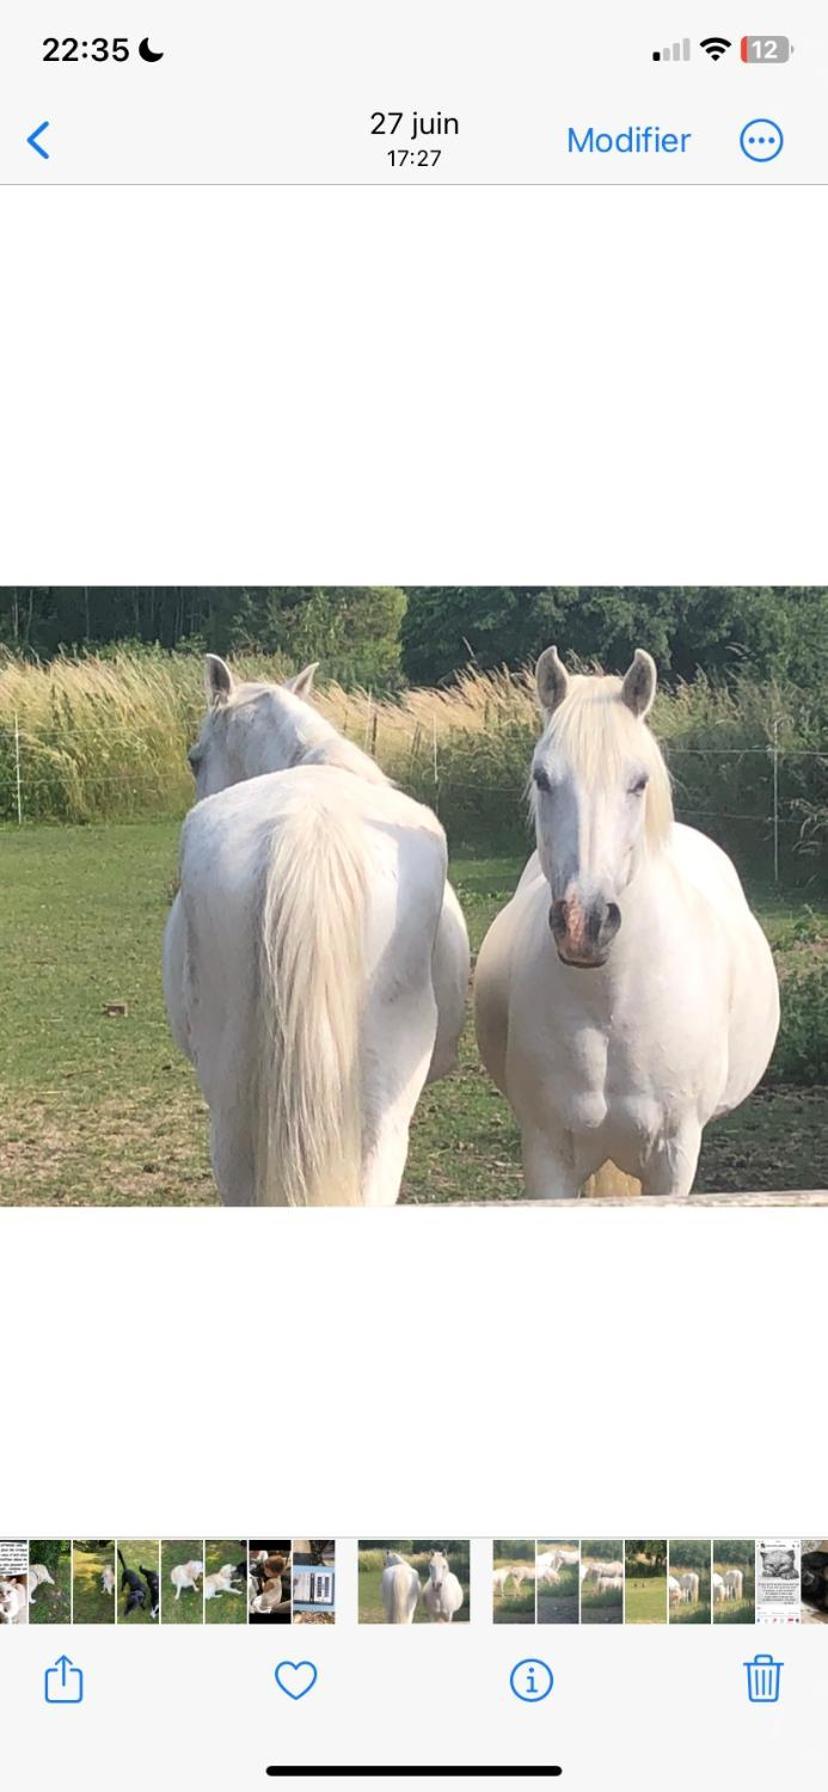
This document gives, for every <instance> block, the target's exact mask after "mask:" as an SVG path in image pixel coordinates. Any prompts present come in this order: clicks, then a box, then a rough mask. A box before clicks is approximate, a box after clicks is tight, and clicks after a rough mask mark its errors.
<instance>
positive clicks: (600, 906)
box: [549, 897, 621, 971]
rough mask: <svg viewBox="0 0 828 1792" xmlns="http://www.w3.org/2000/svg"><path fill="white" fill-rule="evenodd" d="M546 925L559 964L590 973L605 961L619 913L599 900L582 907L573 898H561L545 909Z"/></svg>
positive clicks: (614, 906) (618, 923)
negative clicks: (546, 914)
mask: <svg viewBox="0 0 828 1792" xmlns="http://www.w3.org/2000/svg"><path fill="white" fill-rule="evenodd" d="M549 926H550V928H551V931H552V938H553V939H554V941H555V945H556V947H557V950H558V957H559V959H560V960H561V963H562V964H566V965H570V966H571V968H572V969H573V970H581V971H594V970H598V969H599V968H600V966H601V965H602V964H606V962H607V959H608V957H609V951H610V947H611V945H612V942H613V940H614V939H615V936H616V934H617V932H618V929H619V927H620V926H621V910H620V908H619V907H618V904H617V903H616V902H605V901H604V900H603V898H601V900H600V901H598V902H593V903H592V904H591V905H590V907H589V908H585V907H584V905H583V903H581V902H578V901H577V899H576V898H575V897H563V899H562V900H561V901H559V902H553V904H552V907H551V908H550V910H549Z"/></svg>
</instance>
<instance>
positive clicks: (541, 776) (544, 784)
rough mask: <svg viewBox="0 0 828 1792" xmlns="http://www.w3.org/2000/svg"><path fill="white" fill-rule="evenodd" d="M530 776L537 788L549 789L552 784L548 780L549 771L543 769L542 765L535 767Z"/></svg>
mask: <svg viewBox="0 0 828 1792" xmlns="http://www.w3.org/2000/svg"><path fill="white" fill-rule="evenodd" d="M532 777H533V778H534V780H535V784H536V785H537V788H538V790H551V789H552V785H551V784H550V782H549V773H548V772H545V771H544V769H543V766H542V765H538V766H536V767H535V770H534V771H533V773H532Z"/></svg>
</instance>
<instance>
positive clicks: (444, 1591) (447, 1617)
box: [423, 1549, 463, 1624]
mask: <svg viewBox="0 0 828 1792" xmlns="http://www.w3.org/2000/svg"><path fill="white" fill-rule="evenodd" d="M423 1597H424V1599H425V1603H426V1606H427V1609H428V1615H429V1617H430V1619H431V1622H432V1624H450V1623H451V1621H452V1618H453V1617H454V1614H455V1612H459V1610H460V1607H461V1605H462V1604H463V1588H462V1587H461V1585H460V1582H459V1580H458V1578H457V1575H456V1574H453V1573H452V1571H451V1568H450V1567H449V1560H448V1556H446V1555H444V1554H443V1552H442V1550H441V1549H435V1551H434V1553H433V1555H432V1557H431V1560H430V1562H429V1564H428V1580H427V1581H426V1584H425V1590H424V1594H423Z"/></svg>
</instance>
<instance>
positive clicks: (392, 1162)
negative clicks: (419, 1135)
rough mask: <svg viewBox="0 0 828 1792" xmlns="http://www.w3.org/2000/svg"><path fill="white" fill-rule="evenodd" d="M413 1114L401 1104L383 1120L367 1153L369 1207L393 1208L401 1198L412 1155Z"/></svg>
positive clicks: (365, 1193) (365, 1190) (365, 1179)
mask: <svg viewBox="0 0 828 1792" xmlns="http://www.w3.org/2000/svg"><path fill="white" fill-rule="evenodd" d="M409 1122H410V1115H408V1114H403V1113H401V1112H400V1104H398V1106H397V1108H395V1109H393V1110H392V1112H391V1113H390V1114H385V1115H383V1116H382V1118H381V1120H380V1121H379V1123H378V1125H377V1127H376V1130H375V1134H374V1137H373V1139H372V1141H371V1144H370V1145H369V1147H368V1150H367V1151H366V1152H365V1156H364V1158H363V1166H362V1200H363V1204H364V1206H366V1207H393V1206H394V1203H395V1201H396V1200H398V1198H399V1193H400V1183H401V1182H402V1179H403V1171H404V1169H405V1160H406V1158H407V1156H408V1130H409Z"/></svg>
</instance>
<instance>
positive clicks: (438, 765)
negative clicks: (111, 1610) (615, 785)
mask: <svg viewBox="0 0 828 1792" xmlns="http://www.w3.org/2000/svg"><path fill="white" fill-rule="evenodd" d="M235 669H236V671H237V673H238V674H239V675H240V676H242V677H244V676H248V677H252V676H255V677H258V678H262V677H265V678H276V679H280V678H283V677H285V676H287V674H288V673H289V672H290V670H291V667H290V666H289V665H288V664H287V662H286V661H285V660H283V659H279V658H275V659H274V658H257V659H240V660H238V661H236V662H235ZM318 702H319V706H320V708H321V709H322V710H323V711H324V713H325V714H327V715H328V716H329V717H330V718H331V720H332V721H333V722H334V723H335V724H336V725H337V727H339V728H340V729H342V731H343V732H344V733H345V734H347V735H348V736H349V738H351V739H352V740H355V741H357V742H358V743H359V745H361V746H363V747H364V748H366V749H367V751H369V752H371V753H373V754H374V755H375V756H376V758H377V759H378V760H379V762H380V764H381V765H382V766H383V767H384V769H385V770H386V771H387V772H388V773H389V775H390V776H391V777H393V778H395V779H396V780H397V781H398V782H399V783H400V784H401V785H402V786H403V787H404V788H405V789H407V790H409V791H411V792H412V794H414V795H416V796H418V797H420V798H421V799H422V800H424V801H426V802H428V803H430V804H431V805H432V807H434V808H436V809H437V811H438V813H439V814H440V816H441V818H442V820H443V822H444V823H445V825H446V827H447V829H448V831H449V834H450V836H451V838H452V840H453V841H454V842H455V843H463V844H478V843H485V844H487V845H488V846H489V848H490V850H498V849H500V850H507V849H509V848H514V849H519V848H520V847H521V846H522V844H523V843H524V842H525V839H526V830H525V806H524V802H523V790H524V786H525V781H526V774H527V769H528V764H529V758H530V754H531V751H532V745H533V742H534V741H535V739H536V738H537V734H538V726H539V723H538V715H537V710H536V705H535V698H534V690H533V685H532V680H531V677H530V675H529V674H518V675H514V674H509V673H506V672H503V673H489V674H485V675H484V674H480V673H478V672H474V671H469V672H467V673H465V674H464V675H463V676H462V677H461V678H460V679H459V680H458V682H457V683H456V684H455V685H453V686H452V687H451V688H450V689H446V690H425V689H413V690H409V691H406V692H405V693H403V694H402V695H401V696H400V697H399V699H389V698H385V699H382V700H375V699H374V698H373V697H372V695H371V693H370V692H368V691H365V690H362V689H355V690H345V689H343V687H342V686H341V685H337V684H329V685H327V686H325V685H324V683H323V684H322V686H321V688H320V691H319V695H318ZM202 711H203V692H202V672H201V662H200V659H199V658H197V657H195V656H192V655H189V654H166V653H162V652H161V651H140V652H136V651H134V650H129V651H120V652H115V653H113V654H112V655H111V656H108V657H106V658H94V657H89V658H80V659H72V658H67V657H60V658H58V659H56V660H53V661H52V662H50V663H49V664H45V665H40V664H33V663H30V662H26V661H24V660H21V659H17V658H14V657H8V656H7V657H5V658H3V659H2V660H0V817H3V818H5V819H15V818H16V814H17V773H18V764H19V771H20V798H21V806H22V813H23V817H24V819H25V820H28V821H102V820H121V819H126V818H129V817H131V816H149V815H159V816H161V815H164V816H170V815H179V814H183V812H184V811H185V810H186V808H187V807H188V806H189V804H190V803H191V801H192V790H193V787H192V780H191V777H190V773H189V769H188V766H187V761H186V753H187V748H188V746H189V745H190V744H191V743H192V741H193V740H194V738H195V736H196V734H197V732H198V727H199V722H200V717H201V714H202ZM827 722H828V698H825V697H821V696H819V695H816V694H806V693H804V692H802V691H801V690H799V689H797V688H795V687H785V686H782V685H778V684H759V683H757V682H756V681H754V680H752V679H750V678H749V677H747V676H742V677H741V678H739V679H738V680H737V681H736V682H735V683H734V684H732V685H730V686H727V687H723V686H720V685H713V684H711V683H709V682H708V681H707V680H706V679H705V678H704V677H703V676H699V677H697V678H696V679H695V681H694V682H693V683H692V684H684V685H680V686H679V687H678V689H677V690H675V691H674V692H672V693H660V694H659V696H658V698H657V700H656V708H655V713H654V718H653V725H654V728H655V732H656V734H657V735H658V737H659V739H660V741H661V742H662V744H663V746H664V748H665V751H666V755H667V758H668V762H669V764H670V769H671V772H672V775H673V780H674V786H675V799H676V808H677V811H678V813H679V815H680V816H682V817H683V818H684V819H687V820H689V821H690V822H692V823H695V824H697V825H698V826H700V827H702V828H703V829H704V830H705V831H706V832H708V833H711V834H713V835H714V836H715V837H717V838H719V839H720V840H722V841H724V842H725V843H726V844H727V845H728V847H729V850H731V851H734V852H735V855H736V857H737V858H741V859H745V858H756V859H761V860H762V861H763V862H764V863H766V864H767V865H768V866H770V865H771V863H772V837H773V815H774V805H775V804H776V813H777V816H778V823H779V840H780V851H781V855H782V857H783V858H784V861H785V864H786V866H787V868H788V869H789V870H791V869H792V868H793V866H794V863H795V861H796V858H797V857H798V856H799V857H800V858H801V857H802V851H801V849H803V848H805V849H807V848H809V847H810V849H811V855H812V856H811V858H810V859H808V858H807V857H806V858H805V860H804V867H805V870H806V871H808V870H810V871H811V872H813V870H814V869H815V864H816V860H817V858H818V855H819V849H820V847H822V846H824V841H825V838H826V829H827V828H828V746H827V745H826V739H827V738H828V728H827V727H826V723H827Z"/></svg>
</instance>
